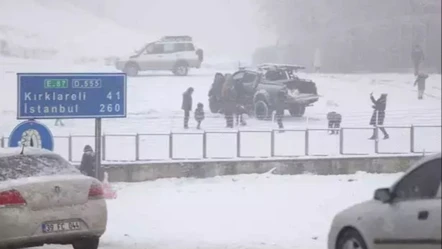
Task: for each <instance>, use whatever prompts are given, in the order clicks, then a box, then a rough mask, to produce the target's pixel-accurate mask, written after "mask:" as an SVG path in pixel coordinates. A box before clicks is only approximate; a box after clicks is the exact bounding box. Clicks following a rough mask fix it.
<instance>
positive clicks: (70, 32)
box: [0, 0, 148, 61]
mask: <svg viewBox="0 0 442 249" xmlns="http://www.w3.org/2000/svg"><path fill="white" fill-rule="evenodd" d="M0 5H1V7H0V57H1V56H3V57H19V58H32V59H62V60H66V61H67V60H70V61H72V60H74V61H91V60H97V59H103V58H108V57H112V56H119V55H124V54H127V53H130V52H132V51H133V49H135V48H137V47H139V46H141V44H143V43H145V42H146V39H148V37H147V36H145V35H142V34H140V33H138V32H135V31H133V30H129V29H127V28H123V27H121V26H119V25H117V24H115V23H113V22H112V21H110V20H106V19H101V18H98V17H96V16H94V15H92V14H89V13H88V12H86V11H83V10H81V9H79V8H76V7H75V6H73V5H72V4H70V3H68V2H66V1H62V0H60V1H52V0H14V1H6V0H2V1H1V3H0Z"/></svg>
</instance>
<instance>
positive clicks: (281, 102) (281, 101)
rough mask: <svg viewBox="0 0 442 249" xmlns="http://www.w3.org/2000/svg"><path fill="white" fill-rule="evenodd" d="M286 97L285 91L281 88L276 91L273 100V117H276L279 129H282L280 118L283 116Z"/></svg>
mask: <svg viewBox="0 0 442 249" xmlns="http://www.w3.org/2000/svg"><path fill="white" fill-rule="evenodd" d="M286 98H287V93H286V91H285V89H281V90H280V91H279V92H278V95H277V98H276V101H275V109H276V114H275V118H276V123H277V124H278V128H279V129H284V124H283V123H282V119H283V117H284V109H285V101H286ZM281 132H282V131H281Z"/></svg>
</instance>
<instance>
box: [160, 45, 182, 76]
mask: <svg viewBox="0 0 442 249" xmlns="http://www.w3.org/2000/svg"><path fill="white" fill-rule="evenodd" d="M177 49H178V48H177V46H176V43H164V44H163V53H162V54H161V55H159V60H158V61H159V69H161V70H172V69H173V67H174V66H175V63H176V62H177V61H178V57H179V56H178V55H179V53H178V51H177Z"/></svg>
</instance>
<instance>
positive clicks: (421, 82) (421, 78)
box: [414, 73, 428, 99]
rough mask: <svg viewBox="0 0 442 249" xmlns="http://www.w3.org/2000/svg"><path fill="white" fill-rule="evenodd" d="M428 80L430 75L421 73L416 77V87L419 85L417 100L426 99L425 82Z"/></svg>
mask: <svg viewBox="0 0 442 249" xmlns="http://www.w3.org/2000/svg"><path fill="white" fill-rule="evenodd" d="M427 78H428V74H425V73H419V74H418V76H417V77H416V81H415V82H414V86H416V85H417V99H423V98H424V92H425V81H426V80H427Z"/></svg>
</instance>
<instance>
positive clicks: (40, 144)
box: [8, 121, 54, 150]
mask: <svg viewBox="0 0 442 249" xmlns="http://www.w3.org/2000/svg"><path fill="white" fill-rule="evenodd" d="M8 146H9V147H21V146H26V147H35V148H43V149H47V150H54V138H53V137H52V133H51V131H50V130H49V128H48V127H47V126H46V125H44V124H41V123H39V122H36V121H24V122H22V123H20V124H19V125H17V126H16V127H15V128H14V130H13V131H12V133H11V135H10V136H9V145H8Z"/></svg>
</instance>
